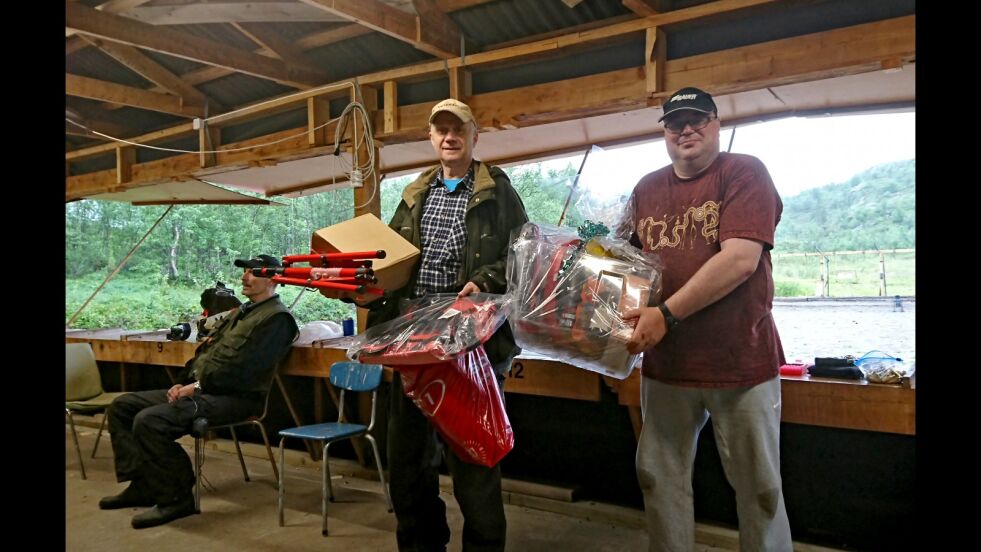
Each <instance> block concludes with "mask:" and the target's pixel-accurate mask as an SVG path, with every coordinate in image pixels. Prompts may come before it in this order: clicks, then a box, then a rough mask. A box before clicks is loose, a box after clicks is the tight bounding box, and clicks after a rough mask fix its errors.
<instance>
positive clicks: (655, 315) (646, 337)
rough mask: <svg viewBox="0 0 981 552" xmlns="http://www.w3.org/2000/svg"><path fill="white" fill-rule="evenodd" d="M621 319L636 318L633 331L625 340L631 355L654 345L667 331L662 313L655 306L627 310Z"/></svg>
mask: <svg viewBox="0 0 981 552" xmlns="http://www.w3.org/2000/svg"><path fill="white" fill-rule="evenodd" d="M623 319H624V320H625V321H627V320H634V319H636V320H637V325H636V326H634V333H632V334H631V335H630V340H629V341H627V351H629V352H630V354H632V355H636V354H638V353H643V352H644V351H646V350H647V349H650V348H651V347H653V346H655V345H657V344H658V342H660V341H661V340H662V339H664V334H666V333H668V329H667V326H666V325H665V323H664V315H663V314H661V311H660V310H659V309H658V308H657V307H643V308H639V309H632V310H628V311H627V312H625V313H623Z"/></svg>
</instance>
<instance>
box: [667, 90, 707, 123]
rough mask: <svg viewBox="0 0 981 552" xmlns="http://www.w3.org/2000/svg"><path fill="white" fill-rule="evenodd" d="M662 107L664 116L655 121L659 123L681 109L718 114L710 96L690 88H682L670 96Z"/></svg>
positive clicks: (702, 91)
mask: <svg viewBox="0 0 981 552" xmlns="http://www.w3.org/2000/svg"><path fill="white" fill-rule="evenodd" d="M663 107H664V115H662V116H661V118H660V119H658V120H657V122H659V123H660V122H661V121H663V120H664V118H665V117H667V116H668V115H670V114H672V113H674V112H675V111H680V110H682V109H690V110H692V111H701V112H702V113H718V112H719V108H717V107H715V101H713V100H712V95H711V94H709V93H708V92H706V91H704V90H701V89H699V88H695V87H692V86H689V87H686V88H682V89H681V90H679V91H677V92H675V93H674V94H672V95H671V97H670V98H668V101H666V102H664V106H663Z"/></svg>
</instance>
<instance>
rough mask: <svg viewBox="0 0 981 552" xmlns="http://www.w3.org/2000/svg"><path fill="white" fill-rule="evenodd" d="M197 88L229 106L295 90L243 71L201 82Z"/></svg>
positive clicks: (241, 104) (240, 104)
mask: <svg viewBox="0 0 981 552" xmlns="http://www.w3.org/2000/svg"><path fill="white" fill-rule="evenodd" d="M197 88H198V90H200V91H201V92H204V94H205V95H207V96H209V97H211V98H214V99H215V101H218V102H220V103H222V104H224V105H227V106H229V107H238V106H243V105H247V104H251V103H255V102H257V101H259V100H262V99H266V98H271V97H275V96H280V95H283V94H287V93H289V92H294V91H295V89H293V88H290V87H288V86H284V85H282V84H279V83H277V82H273V81H271V80H268V79H262V78H259V77H253V76H252V75H246V74H245V73H232V74H230V75H227V76H224V77H222V78H220V79H216V80H213V81H210V82H205V83H201V84H199V85H198V86H197Z"/></svg>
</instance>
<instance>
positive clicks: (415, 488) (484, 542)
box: [363, 99, 528, 551]
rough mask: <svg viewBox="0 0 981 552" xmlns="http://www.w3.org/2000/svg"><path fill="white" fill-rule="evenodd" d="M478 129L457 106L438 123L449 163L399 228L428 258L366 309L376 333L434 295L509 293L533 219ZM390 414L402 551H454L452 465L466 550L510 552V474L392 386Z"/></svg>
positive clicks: (435, 135) (494, 340) (499, 356)
mask: <svg viewBox="0 0 981 552" xmlns="http://www.w3.org/2000/svg"><path fill="white" fill-rule="evenodd" d="M477 138H478V134H477V122H476V120H475V119H474V116H473V113H472V112H471V111H470V107H468V106H467V104H465V103H463V102H461V101H458V100H454V99H447V100H443V101H441V102H439V103H438V104H436V106H435V107H433V110H432V113H431V114H430V116H429V140H430V141H431V142H432V144H433V151H435V152H436V157H437V158H438V159H439V165H436V166H434V167H432V168H430V169H429V170H426V171H424V172H423V173H422V174H421V175H420V176H419V178H417V179H416V180H415V181H414V182H412V183H411V184H409V185H408V186H406V188H405V190H404V191H403V192H402V201H401V202H400V203H399V205H398V208H397V209H396V210H395V216H394V217H392V222H391V223H390V224H389V226H391V228H392V229H394V230H395V231H397V232H399V233H401V234H402V236H403V237H405V238H406V239H407V240H409V241H411V242H412V243H413V244H414V245H415V246H416V247H418V248H419V249H420V250H421V251H422V255H420V261H419V265H418V266H417V267H416V269H415V271H414V273H413V276H412V278H410V280H409V282H408V284H406V285H405V287H403V288H401V289H397V290H390V291H388V292H386V293H385V296H384V297H382V298H380V299H377V300H375V301H373V302H371V303H368V304H366V305H363V306H365V307H366V308H368V309H370V312H369V314H368V321H367V325H368V326H369V327H371V326H374V325H377V324H380V323H382V322H385V321H387V320H391V319H392V318H395V317H397V316H398V315H399V300H400V299H404V298H409V299H411V298H416V297H421V296H423V295H427V294H433V293H457V294H458V295H459V296H461V297H462V296H465V295H469V294H471V293H475V292H484V293H504V291H505V288H506V287H507V279H506V277H505V265H506V263H507V257H508V248H509V245H510V243H509V238H510V236H511V232H512V230H515V229H517V228H519V227H521V225H523V224H524V223H525V222H527V221H528V215H527V214H526V213H525V208H524V204H523V203H522V202H521V198H520V197H518V194H517V192H516V191H515V190H514V188H513V187H512V186H511V181H510V180H509V179H508V176H507V175H506V174H505V173H504V171H502V170H501V169H499V168H497V167H493V166H490V165H487V164H485V163H481V162H480V161H477V160H474V158H473V150H474V146H475V145H476V144H477ZM484 348H485V350H486V352H487V356H488V358H489V359H490V361H491V364H492V365H493V367H494V370H495V372H496V373H497V376H498V383H499V384H500V385H499V387H503V382H504V374H505V372H506V371H507V370H508V369H509V368H510V367H511V360H512V359H513V358H514V356H515V355H516V354H517V353H518V352H519V351H520V349H518V347H517V346H516V345H515V343H514V337H513V335H512V334H511V327H510V326H509V325H508V324H504V325H502V326H501V329H499V330H498V331H497V333H495V334H494V336H492V337H491V338H490V339H489V340H488V341H487V342H486V343H485V344H484ZM389 396H390V405H389V413H388V467H389V471H390V477H391V495H392V503H393V505H394V507H395V516H396V518H397V520H398V528H397V531H396V538H397V541H398V547H399V550H402V551H407V550H413V551H416V550H419V551H423V550H425V551H429V550H441V551H442V550H445V549H446V545H447V543H448V542H449V540H450V529H449V526H448V525H447V523H446V505H445V504H444V503H443V501H442V499H440V497H439V474H438V471H437V469H438V467H439V465H440V461H441V459H445V460H446V464H447V466H448V467H449V471H450V473H451V474H452V476H453V494H454V496H455V497H456V500H457V502H458V503H459V504H460V510H461V512H462V513H463V518H464V523H463V549H464V550H488V551H491V550H504V541H505V535H506V532H507V522H506V521H505V519H504V505H503V502H502V500H501V468H500V465H496V466H494V467H492V468H488V467H485V466H481V465H478V464H471V463H469V462H467V461H465V460H464V459H462V458H460V457H458V456H457V455H456V454H454V453H453V451H452V450H450V449H449V447H445V446H444V445H443V443H442V442H441V441H440V437H439V435H438V434H437V433H436V430H435V429H434V428H433V426H432V425H431V424H430V423H429V421H428V419H427V418H426V417H425V416H424V415H423V414H422V411H420V410H419V409H418V408H417V407H416V406H415V405H414V404H412V401H410V400H409V399H408V398H406V396H405V394H404V393H403V391H402V378H401V377H400V376H399V374H398V372H396V373H395V374H394V377H393V379H392V390H391V393H390V395H389Z"/></svg>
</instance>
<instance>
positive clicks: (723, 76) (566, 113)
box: [66, 16, 916, 199]
mask: <svg viewBox="0 0 981 552" xmlns="http://www.w3.org/2000/svg"><path fill="white" fill-rule="evenodd" d="M915 38H916V37H915V17H914V16H905V17H899V18H895V19H888V20H883V21H878V22H874V23H867V24H861V25H855V26H852V27H846V28H841V29H834V30H829V31H823V32H818V33H813V34H809V35H802V36H797V37H792V38H787V39H780V40H776V41H771V42H766V43H759V44H753V45H749V46H743V47H739V48H733V49H729V50H724V51H719V52H712V53H707V54H700V55H697V56H691V57H688V58H679V59H674V60H670V61H668V62H667V66H666V67H665V71H666V73H665V75H664V87H665V89H667V90H671V89H674V88H678V87H680V86H685V85H692V86H699V87H701V88H704V89H707V90H710V91H712V92H713V93H714V94H717V95H718V96H720V97H721V96H724V95H727V94H735V93H739V92H746V91H750V90H760V89H765V88H767V87H771V86H782V85H789V84H794V83H804V82H809V81H814V80H821V79H826V78H833V77H840V76H844V75H850V74H860V73H866V72H870V71H878V70H880V69H881V68H882V65H883V60H892V59H899V60H900V63H901V64H906V63H911V62H913V61H914V60H915V52H916V46H915V44H916V42H915ZM468 60H469V56H468ZM359 80H361V82H362V83H364V80H363V79H360V78H359ZM646 97H647V84H646V78H645V74H644V70H643V68H642V67H634V68H627V69H620V70H616V71H611V72H608V73H601V74H595V75H588V76H584V77H577V78H572V79H566V80H563V81H557V82H549V83H544V84H538V85H532V86H526V87H521V88H515V89H508V90H500V91H496V92H489V93H484V94H477V95H474V96H472V97H471V98H470V99H469V104H470V106H471V108H472V109H473V111H474V114H475V116H476V119H477V120H478V122H479V123H480V125H481V127H497V128H506V127H507V125H511V126H532V125H537V124H545V123H549V122H556V121H563V120H570V119H578V118H582V117H590V116H595V115H600V114H606V113H616V112H623V111H628V110H634V109H643V108H645V107H647V101H646V100H647V98H646ZM528 98H535V101H534V102H529V101H528ZM430 108H431V103H428V102H427V103H423V104H413V105H401V106H398V118H399V126H400V127H401V128H402V129H406V130H403V131H401V132H400V133H399V134H396V135H388V136H386V135H385V134H384V133H380V134H379V135H377V138H378V139H379V140H383V141H384V142H385V143H386V144H394V143H400V142H405V141H410V140H419V139H424V137H422V136H421V135H420V136H417V135H411V136H410V134H412V132H416V134H419V133H420V132H423V131H422V130H419V129H424V127H425V121H426V117H427V116H428V113H429V109H430ZM372 115H373V118H374V120H375V128H376V129H377V128H384V122H383V120H382V118H383V117H384V116H385V114H384V113H383V112H382V111H376V112H374V113H373V114H372ZM753 116H754V117H757V116H758V115H753ZM223 117H224V116H223ZM297 130H298V129H286V130H282V131H279V132H276V133H272V134H269V135H265V136H261V137H256V138H252V139H250V140H247V141H244V142H239V143H234V144H226V147H229V148H234V147H245V146H247V145H249V144H250V143H254V144H259V143H264V144H269V143H271V142H273V141H275V140H283V141H282V142H281V143H277V144H276V145H272V146H268V147H265V148H263V149H262V150H261V151H240V152H228V153H222V154H219V155H218V160H217V164H216V166H215V167H212V168H211V170H213V171H218V170H221V168H222V167H225V169H224V170H228V167H237V166H243V165H244V166H248V164H249V163H254V162H258V161H263V162H269V161H274V160H276V159H279V160H289V159H299V158H302V157H309V156H314V155H322V154H323V152H319V151H316V149H311V148H310V146H309V144H308V143H307V141H306V140H305V137H304V138H297V139H291V140H285V139H284V138H285V137H289V136H292V135H294V134H296V133H297ZM623 139H624V140H626V139H629V136H624V137H623ZM321 149H322V148H321ZM96 151H100V152H105V151H106V150H105V147H104V146H103V147H93V148H86V150H79V151H77V152H71V153H70V154H68V155H66V160H69V159H78V158H82V157H84V156H86V155H89V154H90V153H87V152H93V153H94V152H96ZM548 153H550V152H549V151H544V150H543V151H542V152H539V155H546V154H548ZM197 157H198V156H197V155H196V154H186V155H179V156H174V157H169V158H167V159H165V160H160V161H150V162H146V163H141V164H137V165H134V167H133V184H132V185H140V184H141V183H142V184H144V185H145V184H146V183H150V182H155V181H160V180H162V179H168V178H173V177H175V176H180V175H181V174H198V171H200V168H199V165H198V159H197ZM488 161H489V162H490V161H493V160H488ZM402 168H406V167H402ZM115 185H116V184H115V180H114V174H113V173H112V171H99V172H95V173H87V174H82V175H73V176H70V177H68V178H67V183H66V199H72V198H75V197H82V196H86V195H92V194H93V193H99V192H100V191H104V190H106V189H109V188H111V187H112V186H115Z"/></svg>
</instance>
